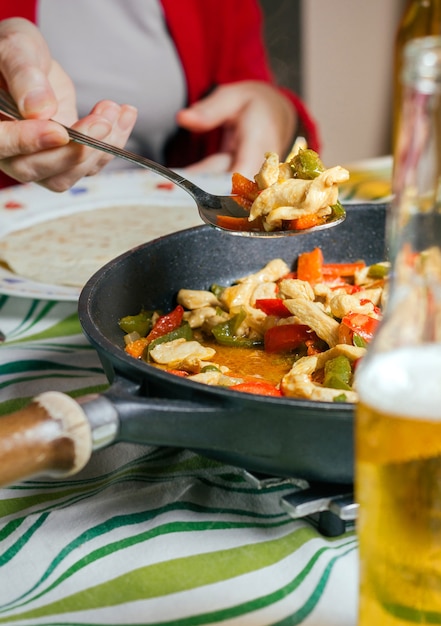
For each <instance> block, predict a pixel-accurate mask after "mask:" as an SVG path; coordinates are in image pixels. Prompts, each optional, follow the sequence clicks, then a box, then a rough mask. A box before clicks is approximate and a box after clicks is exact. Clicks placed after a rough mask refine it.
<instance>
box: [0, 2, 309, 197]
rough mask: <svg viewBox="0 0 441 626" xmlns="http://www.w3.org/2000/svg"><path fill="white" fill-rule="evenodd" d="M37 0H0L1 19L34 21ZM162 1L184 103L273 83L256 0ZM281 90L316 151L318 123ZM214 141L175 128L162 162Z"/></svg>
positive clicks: (209, 148)
mask: <svg viewBox="0 0 441 626" xmlns="http://www.w3.org/2000/svg"><path fill="white" fill-rule="evenodd" d="M37 1H38V0H20V2H2V3H0V20H2V19H6V18H9V17H24V18H26V19H28V20H30V21H32V22H34V23H36V21H37ZM72 1H74V0H72ZM161 4H162V6H163V10H164V15H165V19H166V22H167V26H168V28H169V31H170V34H171V36H172V38H173V40H174V43H175V46H176V48H177V51H178V54H179V56H180V59H181V63H182V67H183V70H184V73H185V77H186V81H187V93H188V104H189V105H190V104H193V103H194V102H196V101H197V100H200V99H201V98H202V97H203V96H205V95H207V94H208V93H209V92H210V91H211V90H212V89H213V88H214V87H216V86H217V85H221V84H225V83H230V82H235V81H240V80H262V81H264V82H268V83H273V84H274V79H273V76H272V74H271V71H270V69H269V64H268V59H267V56H266V51H265V47H264V44H263V39H262V36H261V32H262V14H261V10H260V7H259V5H258V3H257V1H256V0H240V2H238V1H237V0H161ZM220 51H221V52H220ZM281 91H282V92H283V93H284V94H285V96H287V97H288V98H289V99H290V100H291V102H292V103H293V104H294V106H295V108H296V110H297V115H298V118H299V127H300V128H301V133H302V134H304V135H306V137H307V140H308V144H309V146H310V147H311V148H313V149H314V150H317V151H318V150H319V148H320V142H319V137H318V131H317V127H316V125H315V123H314V121H313V119H312V117H311V115H310V114H309V112H308V111H307V109H306V107H305V105H304V104H303V102H302V101H301V100H300V99H299V98H298V97H297V96H296V95H295V94H294V93H292V92H291V91H289V90H288V89H284V88H281ZM262 132H265V130H264V129H263V131H262ZM219 141H220V132H219V131H212V132H209V133H203V134H195V133H190V132H188V131H185V130H179V131H178V132H177V134H176V136H175V137H174V138H173V140H172V141H171V142H170V145H169V146H168V147H167V151H166V155H167V165H169V166H170V167H183V166H185V165H188V164H189V163H194V162H195V161H197V160H199V159H201V158H203V157H204V156H207V155H209V154H213V153H214V152H216V151H217V149H218V146H219ZM7 181H8V182H9V184H10V183H11V182H14V181H11V179H7V177H6V176H5V175H3V174H2V173H1V172H0V187H2V186H5V185H6V184H8V182H7Z"/></svg>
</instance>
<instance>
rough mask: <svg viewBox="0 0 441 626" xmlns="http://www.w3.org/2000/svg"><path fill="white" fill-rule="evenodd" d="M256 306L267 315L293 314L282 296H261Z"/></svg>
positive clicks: (283, 315) (287, 315)
mask: <svg viewBox="0 0 441 626" xmlns="http://www.w3.org/2000/svg"><path fill="white" fill-rule="evenodd" d="M255 307H256V309H259V310H260V311H263V312H264V313H266V314H267V315H276V316H277V317H289V316H290V315H292V313H291V311H290V310H289V309H288V307H287V306H286V304H285V303H284V302H283V300H282V299H281V298H259V299H257V300H256V302H255Z"/></svg>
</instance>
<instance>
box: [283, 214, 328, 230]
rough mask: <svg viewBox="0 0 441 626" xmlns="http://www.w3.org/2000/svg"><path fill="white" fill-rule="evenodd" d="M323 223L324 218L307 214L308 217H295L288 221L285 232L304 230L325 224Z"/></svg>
mask: <svg viewBox="0 0 441 626" xmlns="http://www.w3.org/2000/svg"><path fill="white" fill-rule="evenodd" d="M325 222H326V216H322V215H317V213H309V214H308V215H302V216H301V217H297V218H296V219H294V220H289V221H288V223H287V224H286V230H306V229H307V228H313V227H314V226H320V224H325Z"/></svg>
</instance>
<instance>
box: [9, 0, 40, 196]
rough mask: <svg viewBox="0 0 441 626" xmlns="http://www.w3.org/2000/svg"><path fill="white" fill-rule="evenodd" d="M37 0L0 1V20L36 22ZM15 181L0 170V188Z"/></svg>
mask: <svg viewBox="0 0 441 626" xmlns="http://www.w3.org/2000/svg"><path fill="white" fill-rule="evenodd" d="M36 14H37V1H36V0H20V2H0V20H6V19H9V18H11V17H24V18H25V19H27V20H29V21H30V22H34V23H35V22H36ZM17 184H18V183H17V181H16V180H14V179H13V178H10V177H9V176H7V175H6V174H5V173H4V172H1V171H0V189H2V188H3V187H8V186H9V185H17Z"/></svg>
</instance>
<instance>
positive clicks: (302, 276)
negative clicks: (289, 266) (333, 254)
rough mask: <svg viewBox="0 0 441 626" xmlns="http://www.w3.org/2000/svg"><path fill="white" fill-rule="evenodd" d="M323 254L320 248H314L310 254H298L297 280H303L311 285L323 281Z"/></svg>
mask: <svg viewBox="0 0 441 626" xmlns="http://www.w3.org/2000/svg"><path fill="white" fill-rule="evenodd" d="M322 270H323V252H322V251H321V249H320V248H314V250H311V251H310V252H302V253H301V254H299V258H298V261H297V278H298V279H299V280H305V281H307V282H309V283H311V285H315V284H316V283H320V282H322V281H323V271H322Z"/></svg>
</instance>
